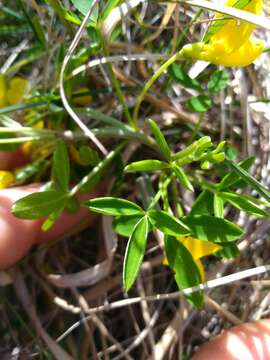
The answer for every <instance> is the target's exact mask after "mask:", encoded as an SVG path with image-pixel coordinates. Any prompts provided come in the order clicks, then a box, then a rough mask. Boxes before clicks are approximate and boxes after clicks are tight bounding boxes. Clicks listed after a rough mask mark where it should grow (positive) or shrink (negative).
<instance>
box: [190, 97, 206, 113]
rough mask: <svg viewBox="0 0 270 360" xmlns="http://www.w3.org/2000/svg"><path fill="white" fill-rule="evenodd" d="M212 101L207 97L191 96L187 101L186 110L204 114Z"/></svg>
mask: <svg viewBox="0 0 270 360" xmlns="http://www.w3.org/2000/svg"><path fill="white" fill-rule="evenodd" d="M211 105H212V100H211V98H210V97H209V96H207V95H198V96H192V97H191V98H189V99H188V101H187V108H188V110H189V111H192V112H199V113H202V112H206V111H208V110H209V109H210V108H211Z"/></svg>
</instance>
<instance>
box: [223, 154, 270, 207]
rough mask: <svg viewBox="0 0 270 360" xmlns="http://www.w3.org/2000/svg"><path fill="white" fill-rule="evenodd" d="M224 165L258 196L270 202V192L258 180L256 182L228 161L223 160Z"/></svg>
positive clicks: (244, 171)
mask: <svg viewBox="0 0 270 360" xmlns="http://www.w3.org/2000/svg"><path fill="white" fill-rule="evenodd" d="M225 162H226V164H228V165H229V166H230V167H231V168H232V169H233V170H234V171H235V172H236V173H237V175H239V176H240V178H241V179H243V180H245V181H246V182H247V183H248V184H249V185H250V186H251V187H252V188H253V189H255V190H256V191H257V192H258V193H259V194H260V195H262V196H263V197H264V198H265V199H266V200H267V201H270V192H269V190H268V189H266V188H265V187H264V186H263V185H262V184H261V183H259V181H258V180H256V179H255V178H254V177H253V176H251V175H249V173H248V172H247V171H246V170H244V169H243V168H242V167H240V166H239V165H237V164H235V163H234V162H232V161H230V160H225Z"/></svg>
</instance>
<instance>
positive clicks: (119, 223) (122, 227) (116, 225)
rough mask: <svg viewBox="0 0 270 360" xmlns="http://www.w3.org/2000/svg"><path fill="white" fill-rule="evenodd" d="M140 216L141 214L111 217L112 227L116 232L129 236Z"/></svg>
mask: <svg viewBox="0 0 270 360" xmlns="http://www.w3.org/2000/svg"><path fill="white" fill-rule="evenodd" d="M141 218H142V215H137V214H136V215H129V216H125V215H123V216H119V217H116V218H114V219H113V229H114V231H115V232H116V233H117V234H119V235H122V236H127V237H129V236H130V235H131V233H132V231H133V229H134V227H135V225H136V224H137V223H138V222H139V221H140V219H141Z"/></svg>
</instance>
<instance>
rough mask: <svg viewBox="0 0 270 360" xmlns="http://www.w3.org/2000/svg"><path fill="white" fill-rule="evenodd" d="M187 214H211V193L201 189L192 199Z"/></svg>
mask: <svg viewBox="0 0 270 360" xmlns="http://www.w3.org/2000/svg"><path fill="white" fill-rule="evenodd" d="M189 215H192V216H193V215H213V193H211V192H210V191H207V190H204V191H202V192H201V193H200V195H199V196H198V197H197V198H196V200H195V201H194V203H193V205H192V208H191V211H190V213H189Z"/></svg>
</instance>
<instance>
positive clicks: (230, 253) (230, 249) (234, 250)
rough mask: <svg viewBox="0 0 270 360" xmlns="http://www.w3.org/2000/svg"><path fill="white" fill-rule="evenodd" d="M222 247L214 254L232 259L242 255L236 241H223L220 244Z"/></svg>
mask: <svg viewBox="0 0 270 360" xmlns="http://www.w3.org/2000/svg"><path fill="white" fill-rule="evenodd" d="M220 245H221V246H222V249H221V250H219V251H217V252H216V253H215V254H214V255H215V256H218V257H220V258H226V259H232V258H235V257H237V256H238V255H240V251H239V249H238V247H237V245H236V243H233V242H230V243H223V244H220Z"/></svg>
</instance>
